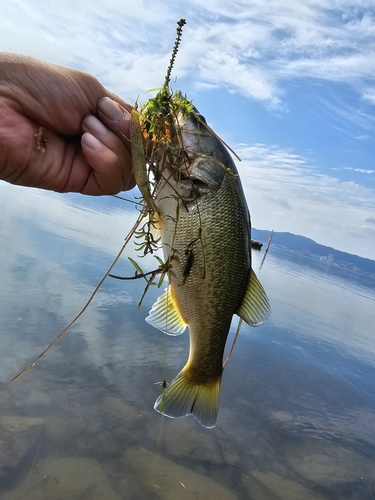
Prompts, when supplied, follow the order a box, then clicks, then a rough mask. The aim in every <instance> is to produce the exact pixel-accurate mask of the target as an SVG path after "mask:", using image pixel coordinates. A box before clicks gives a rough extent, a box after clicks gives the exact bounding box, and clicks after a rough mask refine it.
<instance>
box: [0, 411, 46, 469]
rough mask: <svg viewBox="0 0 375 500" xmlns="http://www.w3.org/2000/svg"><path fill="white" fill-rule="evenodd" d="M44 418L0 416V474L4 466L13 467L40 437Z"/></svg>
mask: <svg viewBox="0 0 375 500" xmlns="http://www.w3.org/2000/svg"><path fill="white" fill-rule="evenodd" d="M43 426H44V419H43V418H37V417H18V416H14V415H3V416H1V417H0V475H1V474H2V470H3V469H4V468H5V467H11V468H15V467H17V466H18V464H19V463H20V461H21V460H22V459H23V458H24V456H25V455H26V453H27V452H28V451H29V449H30V448H31V447H32V446H33V445H34V444H35V443H36V442H37V440H38V439H39V438H40V436H41V434H42V431H43Z"/></svg>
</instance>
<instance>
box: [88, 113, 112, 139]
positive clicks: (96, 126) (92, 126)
mask: <svg viewBox="0 0 375 500" xmlns="http://www.w3.org/2000/svg"><path fill="white" fill-rule="evenodd" d="M83 125H84V126H85V127H86V128H87V129H88V131H89V132H91V133H92V134H93V135H95V136H97V137H101V136H103V135H105V134H108V132H109V130H108V129H107V127H106V126H105V125H103V123H102V122H101V121H100V120H98V119H97V118H96V117H95V116H93V115H89V116H87V117H86V118H85V119H84V121H83Z"/></svg>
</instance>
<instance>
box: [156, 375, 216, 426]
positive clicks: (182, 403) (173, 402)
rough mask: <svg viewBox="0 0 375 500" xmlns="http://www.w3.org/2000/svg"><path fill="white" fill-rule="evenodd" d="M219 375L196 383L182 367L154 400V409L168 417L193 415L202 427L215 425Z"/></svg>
mask: <svg viewBox="0 0 375 500" xmlns="http://www.w3.org/2000/svg"><path fill="white" fill-rule="evenodd" d="M220 385H221V375H220V377H218V378H217V379H216V380H214V381H210V382H206V383H201V384H199V383H197V382H194V381H192V380H191V378H190V377H189V372H188V369H187V368H184V369H183V370H182V371H181V372H180V373H179V374H178V375H177V377H176V378H175V379H174V380H173V381H172V382H171V384H170V385H169V386H168V387H167V388H166V389H164V391H163V394H162V395H161V396H159V397H158V399H157V400H156V403H155V406H154V409H155V410H156V411H158V412H159V413H162V414H163V415H165V416H167V417H170V418H181V417H185V416H186V415H193V417H195V418H196V419H197V420H198V422H199V423H200V424H201V425H203V427H208V428H212V427H215V425H216V420H217V414H218V411H219V393H220Z"/></svg>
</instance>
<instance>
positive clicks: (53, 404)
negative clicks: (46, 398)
mask: <svg viewBox="0 0 375 500" xmlns="http://www.w3.org/2000/svg"><path fill="white" fill-rule="evenodd" d="M77 338H78V332H76V334H75V336H74V341H73V344H72V347H71V349H70V353H69V356H68V359H67V362H66V364H65V368H64V372H63V374H62V376H61V378H60V381H59V385H58V387H57V390H56V394H55V398H54V400H53V401H52V405H51V409H50V412H49V414H48V416H47V418H46V420H45V424H44V429H43V432H42V435H41V437H40V441H39V444H38V448H37V450H36V453H35V457H34V460H33V462H32V464H31V468H30V472H29V474H28V476H27V480H26V484H25V488H24V490H23V493H22V497H21V500H22V499H23V498H24V496H25V493H26V490H27V487H28V485H29V481H30V478H31V474H32V472H33V470H34V467H35V463H36V461H37V458H38V456H39V452H40V448H41V446H42V442H43V440H44V436H45V433H46V426H47V423H48V419H49V418H50V417H51V415H52V413H53V410H54V409H55V406H56V401H57V397H58V395H59V393H60V389H61V385H62V382H63V380H64V378H65V375H66V372H67V370H68V366H69V363H70V359H71V357H72V355H73V351H74V348H75V345H76V343H77Z"/></svg>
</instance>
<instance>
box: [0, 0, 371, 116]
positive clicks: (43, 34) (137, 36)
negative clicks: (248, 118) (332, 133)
mask: <svg viewBox="0 0 375 500" xmlns="http://www.w3.org/2000/svg"><path fill="white" fill-rule="evenodd" d="M370 6H371V4H370V3H366V2H364V1H363V2H357V1H354V0H353V1H346V2H344V1H341V2H340V1H336V2H334V3H331V4H330V8H327V2H324V1H318V0H308V1H306V2H298V1H289V2H286V1H283V0H274V1H270V2H263V1H260V0H246V1H245V0H237V1H234V2H230V3H228V2H224V1H218V2H216V1H207V2H205V3H204V5H201V3H200V2H198V1H195V0H190V1H187V2H185V4H184V7H183V8H181V5H180V4H179V3H178V2H167V3H166V2H161V1H159V0H155V1H153V2H148V1H135V0H132V1H127V2H119V1H117V0H110V1H108V2H106V4H105V6H104V4H102V3H101V2H99V1H93V2H88V1H87V0H84V1H82V2H79V3H77V2H73V1H72V0H65V1H64V2H59V3H56V2H53V1H50V0H44V1H42V2H39V4H38V8H35V5H34V3H32V2H31V0H15V1H13V2H8V3H7V4H5V5H4V6H3V7H2V16H1V19H0V46H1V47H2V48H3V49H6V50H14V51H20V52H26V53H30V54H32V55H35V56H38V57H41V58H45V59H48V60H52V61H54V62H59V63H62V64H67V65H74V66H76V67H81V68H82V69H86V70H88V71H90V72H92V73H94V74H95V75H96V76H98V77H99V78H100V79H101V80H102V81H103V82H104V83H105V84H107V85H108V86H110V87H111V88H112V89H113V90H114V91H117V92H118V93H121V95H123V96H125V97H127V98H128V99H132V100H134V99H135V97H136V96H137V95H138V94H139V93H140V92H144V90H145V89H147V88H149V87H155V85H159V84H161V83H162V79H163V75H164V71H165V67H166V63H167V60H168V57H169V53H170V50H171V46H172V44H173V40H174V36H175V22H176V21H177V20H178V19H179V18H180V17H181V16H184V17H186V18H187V20H188V24H187V26H186V34H185V36H184V39H183V42H182V45H181V49H180V54H179V58H178V60H177V64H176V72H175V74H177V75H178V76H179V78H182V77H183V76H184V75H190V77H191V78H193V79H194V80H197V81H198V82H200V83H201V84H204V83H207V84H214V85H221V86H224V87H227V88H228V89H229V90H235V91H238V92H240V93H242V94H243V95H245V96H250V97H252V98H253V99H256V100H260V101H263V102H265V103H268V104H270V105H271V106H274V107H275V106H276V107H277V106H279V105H280V99H281V97H282V87H283V85H284V84H283V81H284V80H285V79H288V80H289V79H290V78H301V77H310V78H315V79H323V80H330V81H340V82H345V83H346V84H350V85H352V86H353V88H354V89H355V90H359V91H362V92H363V97H364V98H365V99H367V100H368V101H371V100H372V99H373V94H374V88H373V87H372V86H371V85H369V79H372V76H373V74H374V70H375V58H374V53H375V29H374V22H373V13H372V11H371V9H370Z"/></svg>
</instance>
